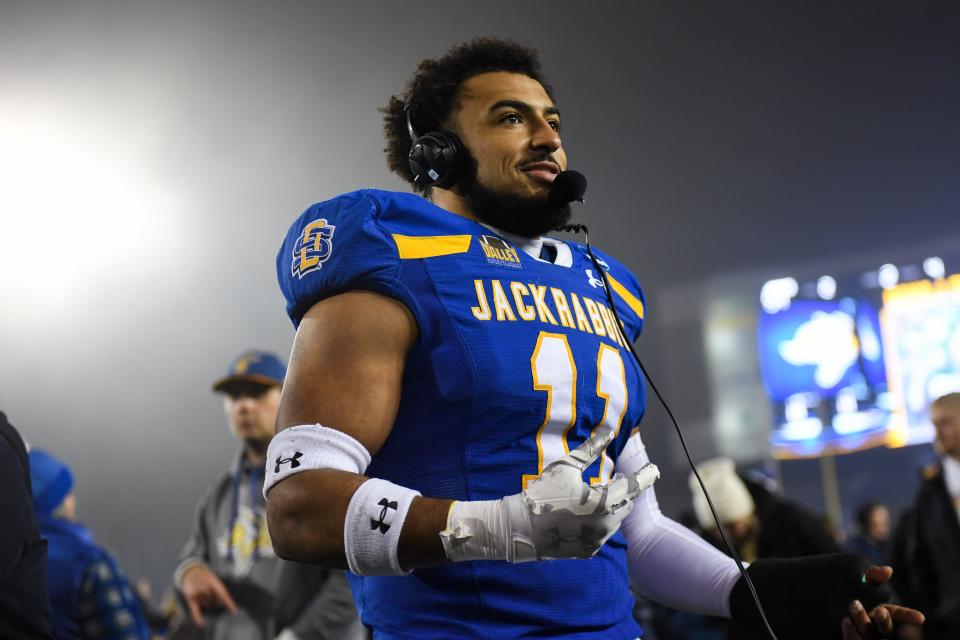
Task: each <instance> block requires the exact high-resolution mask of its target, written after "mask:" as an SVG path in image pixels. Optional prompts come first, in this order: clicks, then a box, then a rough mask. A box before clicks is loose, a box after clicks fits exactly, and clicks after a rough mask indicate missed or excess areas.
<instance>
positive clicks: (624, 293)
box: [607, 271, 643, 320]
mask: <svg viewBox="0 0 960 640" xmlns="http://www.w3.org/2000/svg"><path fill="white" fill-rule="evenodd" d="M607 279H608V280H610V286H611V287H613V290H614V291H615V292H616V294H617V295H618V296H620V297H621V298H623V301H624V302H626V303H627V305H628V306H629V307H630V308H631V309H633V312H634V313H635V314H637V317H638V318H640V319H641V320H642V319H643V302H641V301H640V298H638V297H637V296H635V295H633V294H632V293H630V291H629V290H628V289H627V288H626V287H625V286H623V285H622V284H620V283H619V282H618V281H617V279H616V278H614V277H613V276H612V275H610V272H609V271H608V272H607Z"/></svg>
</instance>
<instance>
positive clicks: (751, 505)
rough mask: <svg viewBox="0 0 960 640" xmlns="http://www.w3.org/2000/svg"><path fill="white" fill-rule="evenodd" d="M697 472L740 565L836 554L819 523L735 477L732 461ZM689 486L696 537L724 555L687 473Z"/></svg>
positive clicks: (707, 465)
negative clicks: (744, 562) (699, 537)
mask: <svg viewBox="0 0 960 640" xmlns="http://www.w3.org/2000/svg"><path fill="white" fill-rule="evenodd" d="M697 470H698V471H699V472H700V476H701V477H702V478H703V481H704V483H705V484H706V485H707V491H709V492H710V496H711V498H713V502H714V506H715V507H716V508H717V515H719V516H720V522H721V523H722V524H723V528H724V531H725V532H726V534H727V536H728V537H729V538H730V542H731V543H733V545H734V546H735V547H736V548H737V553H739V554H740V557H741V559H742V560H744V561H746V562H753V561H754V560H756V559H758V558H800V557H803V556H813V555H818V554H822V553H837V552H838V551H840V547H839V545H838V544H837V541H836V540H835V539H834V537H833V535H832V533H831V531H830V527H829V526H828V525H827V523H826V521H825V520H824V519H823V518H821V517H819V516H817V515H816V514H813V513H811V512H810V511H808V510H806V509H804V508H803V507H801V506H800V505H798V504H796V503H794V502H791V501H790V500H787V499H785V498H784V497H783V496H780V495H777V494H776V493H774V492H773V491H771V490H769V489H768V488H766V487H764V486H763V485H762V484H760V483H759V482H756V481H754V480H751V479H749V478H747V477H745V476H742V475H740V474H738V473H737V472H736V469H735V465H734V462H733V460H730V459H729V458H714V459H712V460H707V461H705V462H702V463H700V464H699V465H697ZM689 484H690V491H691V492H692V494H693V508H694V512H695V513H696V516H697V523H698V524H699V527H700V531H701V534H702V535H703V537H704V538H706V539H707V540H709V541H710V542H711V543H712V544H713V545H714V546H716V547H717V548H718V549H720V550H721V551H723V552H724V553H727V549H726V546H725V545H724V544H723V539H722V538H721V537H720V531H719V530H718V529H717V525H716V524H715V523H714V521H713V515H712V514H711V513H710V507H709V506H707V500H706V498H705V497H704V495H703V491H702V490H701V489H700V486H699V484H698V483H697V481H696V478H695V477H694V476H693V474H691V475H690V481H689Z"/></svg>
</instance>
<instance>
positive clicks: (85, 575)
mask: <svg viewBox="0 0 960 640" xmlns="http://www.w3.org/2000/svg"><path fill="white" fill-rule="evenodd" d="M30 482H31V485H32V488H33V507H34V511H35V512H36V514H37V520H38V521H39V522H40V531H41V532H42V533H43V537H44V538H46V539H47V542H48V558H47V570H48V575H49V577H50V605H51V609H52V613H53V631H54V634H55V636H56V637H57V638H58V639H59V640H74V639H77V640H145V639H146V638H149V637H150V634H149V630H148V628H147V624H146V621H145V620H144V617H143V611H142V610H141V609H140V604H139V602H138V601H137V598H136V596H135V595H134V593H133V589H131V588H130V583H129V581H128V580H127V578H126V576H124V574H123V572H122V571H121V570H120V567H119V565H118V564H117V561H116V560H115V559H114V558H113V557H112V556H111V555H110V554H109V553H107V551H106V550H105V549H103V548H102V547H100V546H99V545H97V544H96V543H95V542H94V541H93V536H91V534H90V531H89V530H87V528H86V527H84V526H83V525H82V524H80V523H79V522H77V520H76V500H75V498H74V495H73V492H72V489H73V474H72V473H71V472H70V468H69V467H67V465H66V464H65V463H63V462H62V461H60V460H58V459H57V458H55V457H54V456H52V455H50V454H49V453H47V452H45V451H41V450H39V449H33V450H31V451H30Z"/></svg>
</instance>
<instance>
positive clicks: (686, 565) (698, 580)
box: [616, 433, 740, 618]
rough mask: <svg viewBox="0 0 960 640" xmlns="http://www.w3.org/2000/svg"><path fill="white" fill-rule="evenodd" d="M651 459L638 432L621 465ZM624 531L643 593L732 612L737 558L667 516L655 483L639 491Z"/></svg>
mask: <svg viewBox="0 0 960 640" xmlns="http://www.w3.org/2000/svg"><path fill="white" fill-rule="evenodd" d="M649 461H650V459H649V457H647V451H646V447H644V446H643V442H642V441H641V440H640V434H639V433H635V434H634V435H632V436H631V437H630V439H629V440H628V441H627V445H626V446H625V447H624V449H623V451H622V452H621V453H620V456H619V458H618V459H617V465H616V470H617V471H618V472H619V473H624V474H626V473H632V472H633V471H636V470H637V469H639V468H640V467H642V466H643V465H644V464H646V463H647V462H649ZM620 530H621V531H622V532H623V535H624V537H625V538H626V540H627V563H628V566H629V570H630V577H631V578H633V580H634V582H635V583H636V584H637V588H638V590H639V591H640V593H641V595H644V596H646V597H648V598H650V599H652V600H656V601H657V602H660V603H662V604H665V605H667V606H670V607H673V608H675V609H681V610H684V611H690V612H693V613H700V614H705V615H711V616H721V617H724V618H729V617H730V592H731V591H732V590H733V585H734V584H735V583H736V582H737V580H739V579H740V571H739V569H737V564H736V562H735V561H734V560H733V558H730V557H728V556H726V555H724V554H723V553H721V552H720V551H718V550H717V549H716V548H714V547H713V546H712V545H710V544H709V543H707V542H706V541H705V540H704V539H703V538H701V537H700V536H698V535H697V534H695V533H694V532H692V531H690V530H689V529H687V528H686V527H684V526H682V525H680V524H679V523H677V522H674V521H673V520H671V519H670V518H667V517H666V516H665V515H663V513H661V511H660V505H659V504H657V495H656V493H654V490H653V487H650V488H649V489H647V490H646V491H644V492H643V493H641V494H640V496H639V497H638V498H637V503H636V505H635V506H634V507H633V511H631V512H630V515H628V516H627V517H626V519H624V521H623V524H622V525H621V528H620Z"/></svg>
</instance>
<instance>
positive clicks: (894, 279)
mask: <svg viewBox="0 0 960 640" xmlns="http://www.w3.org/2000/svg"><path fill="white" fill-rule="evenodd" d="M877 282H879V283H880V286H881V287H883V288H884V289H892V288H893V287H895V286H897V283H898V282H900V270H899V269H897V267H896V266H895V265H892V264H885V265H883V266H882V267H880V268H879V269H877Z"/></svg>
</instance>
